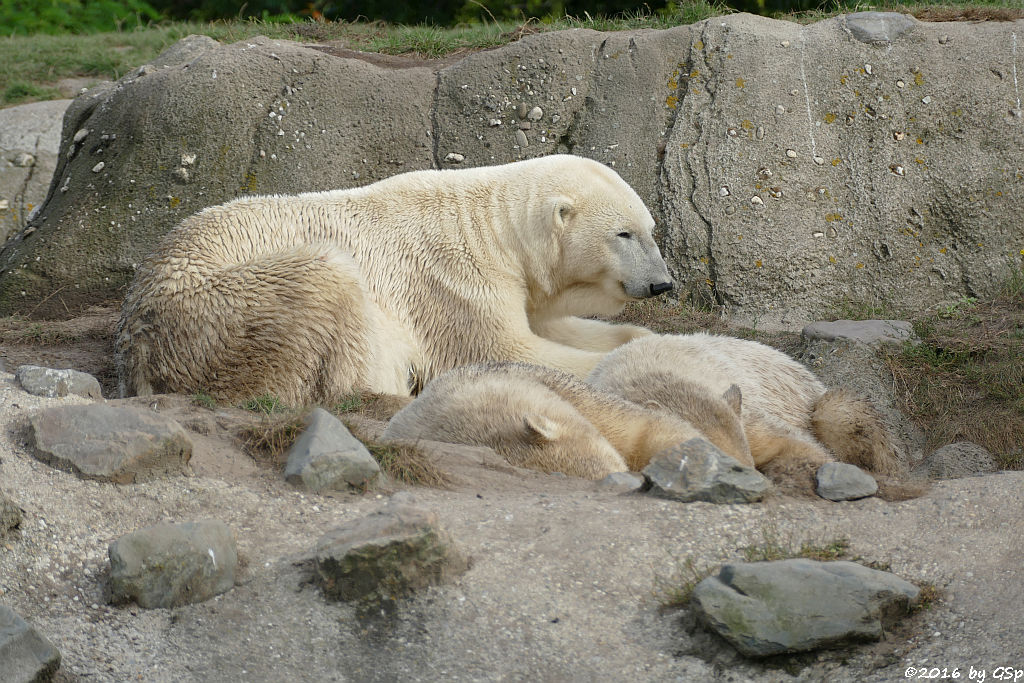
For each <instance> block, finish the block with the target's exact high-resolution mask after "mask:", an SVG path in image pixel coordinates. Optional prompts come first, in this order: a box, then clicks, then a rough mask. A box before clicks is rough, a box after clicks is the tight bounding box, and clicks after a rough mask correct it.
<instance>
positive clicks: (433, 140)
mask: <svg viewBox="0 0 1024 683" xmlns="http://www.w3.org/2000/svg"><path fill="white" fill-rule="evenodd" d="M442 71H443V69H439V70H437V71H435V72H434V97H433V99H432V101H431V103H430V131H429V132H430V145H431V148H430V157H431V161H430V163H431V165H432V168H441V157H440V154H441V142H440V140H439V139H438V138H440V137H441V131H440V130H439V129H438V125H437V110H438V102H440V100H441V72H442Z"/></svg>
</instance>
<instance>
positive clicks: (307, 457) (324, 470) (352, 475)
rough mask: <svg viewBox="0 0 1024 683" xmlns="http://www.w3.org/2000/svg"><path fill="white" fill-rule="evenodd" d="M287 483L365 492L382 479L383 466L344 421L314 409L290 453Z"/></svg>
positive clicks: (320, 409)
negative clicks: (363, 489) (359, 489)
mask: <svg viewBox="0 0 1024 683" xmlns="http://www.w3.org/2000/svg"><path fill="white" fill-rule="evenodd" d="M284 476H285V479H286V480H287V481H288V482H289V483H291V484H295V485H298V486H304V487H305V488H307V489H309V490H310V491H330V490H334V491H344V490H347V489H348V488H349V487H353V486H354V487H357V488H366V487H367V486H369V485H370V484H372V483H373V482H374V481H376V480H377V477H379V476H380V465H378V464H377V461H376V460H374V458H373V456H372V455H370V452H369V451H368V450H366V446H364V445H363V444H362V442H361V441H359V439H357V438H356V437H354V436H352V433H351V432H349V431H348V428H347V427H345V425H344V424H342V423H341V420H339V419H338V418H336V417H335V416H334V415H331V414H330V413H329V412H327V411H326V410H324V409H323V408H314V409H313V411H312V412H311V413H310V414H309V418H308V419H307V421H306V429H305V430H304V431H303V432H302V434H301V435H300V436H299V438H298V439H296V441H295V443H294V444H293V445H292V447H291V449H290V450H289V451H288V463H287V465H285V470H284Z"/></svg>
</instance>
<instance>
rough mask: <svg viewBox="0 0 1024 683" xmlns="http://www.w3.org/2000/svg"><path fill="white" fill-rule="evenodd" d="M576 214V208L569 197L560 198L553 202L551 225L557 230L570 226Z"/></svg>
mask: <svg viewBox="0 0 1024 683" xmlns="http://www.w3.org/2000/svg"><path fill="white" fill-rule="evenodd" d="M575 213H576V207H575V205H574V204H573V202H572V200H571V199H569V198H568V197H564V196H559V197H555V198H553V199H552V200H551V224H552V225H554V226H555V227H556V228H558V229H562V228H564V227H565V226H566V225H568V224H569V221H570V220H572V217H573V215H574V214H575Z"/></svg>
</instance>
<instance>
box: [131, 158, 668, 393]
mask: <svg viewBox="0 0 1024 683" xmlns="http://www.w3.org/2000/svg"><path fill="white" fill-rule="evenodd" d="M653 225H654V221H653V219H652V218H651V216H650V213H649V212H648V211H647V209H646V208H645V207H644V205H643V202H642V201H641V200H640V198H639V197H638V196H637V194H636V193H635V192H634V191H633V190H632V189H630V188H629V186H628V185H627V184H626V183H625V182H624V181H623V180H622V179H621V178H620V177H619V176H618V175H617V174H615V172H614V171H612V170H610V169H608V168H607V167H605V166H603V165H602V164H600V163H597V162H595V161H591V160H587V159H582V158H579V157H573V156H565V155H561V156H551V157H545V158H541V159H532V160H528V161H523V162H518V163H515V164H508V165H505V166H495V167H488V168H473V169H463V170H458V171H416V172H411V173H406V174H402V175H399V176H395V177H393V178H389V179H387V180H383V181H380V182H377V183H374V184H372V185H369V186H366V187H363V188H358V189H352V190H338V191H331V192H315V193H308V194H302V195H297V196H266V197H249V198H244V199H238V200H235V201H233V202H229V203H227V204H224V205H222V206H216V207H212V208H209V209H206V210H204V211H202V212H201V213H199V214H197V215H195V216H193V217H191V218H189V219H187V220H186V221H185V222H184V223H182V225H180V226H179V227H178V228H177V229H175V230H174V231H172V232H171V233H170V234H169V235H168V236H167V237H166V238H165V239H164V240H163V242H162V243H161V245H160V246H159V247H158V248H157V250H156V252H155V253H154V254H153V255H152V256H151V257H150V258H149V259H147V260H146V261H145V262H144V263H143V264H142V265H141V266H140V268H139V270H138V272H137V274H136V278H135V280H134V282H133V284H132V286H131V288H130V290H129V292H128V295H127V297H126V299H125V303H124V308H123V311H122V316H121V320H120V323H119V328H118V335H117V341H116V356H117V365H118V370H119V375H120V379H121V389H122V394H130V393H139V394H148V393H153V392H167V391H177V392H198V391H205V392H209V393H212V394H214V395H216V396H219V397H223V398H244V397H248V396H252V395H258V394H263V393H273V394H276V395H278V396H280V397H281V398H282V399H283V400H285V401H287V402H289V403H307V402H314V401H328V400H331V399H334V398H336V397H338V396H340V395H343V394H346V393H349V392H351V391H353V390H357V389H361V390H369V391H373V392H378V393H402V394H408V393H409V391H410V389H412V388H415V386H416V385H417V384H422V383H425V382H427V381H429V380H430V379H431V378H433V377H435V376H437V375H438V374H440V373H442V372H444V371H446V370H448V369H450V368H453V367H456V366H458V365H461V364H465V363H470V362H477V361H482V360H491V359H499V360H517V361H525V362H531V363H538V364H542V365H547V366H550V367H554V368H558V369H561V370H564V371H567V372H571V373H574V374H576V375H579V376H585V375H586V374H587V373H588V372H589V371H590V370H591V369H592V368H593V366H594V365H596V363H597V362H598V361H599V360H600V358H601V354H600V352H601V351H606V350H608V349H611V348H614V347H615V346H616V345H618V344H621V343H624V342H625V341H628V340H630V339H632V338H633V337H635V336H637V335H639V334H644V333H645V331H643V330H642V329H641V328H635V327H632V326H616V325H612V324H610V323H604V322H598V321H591V320H581V319H579V318H577V316H589V315H613V314H615V313H617V312H618V311H620V310H621V309H622V307H623V306H624V305H625V303H626V302H628V301H630V300H634V299H638V298H642V297H645V296H650V295H652V294H654V293H657V292H658V291H660V290H662V289H664V288H666V287H668V286H670V279H669V276H668V272H667V270H666V268H665V264H664V261H663V260H662V259H661V255H660V253H659V252H658V248H657V246H656V245H655V244H654V241H653V239H652V237H651V229H652V227H653ZM584 332H585V334H584ZM548 335H550V336H548Z"/></svg>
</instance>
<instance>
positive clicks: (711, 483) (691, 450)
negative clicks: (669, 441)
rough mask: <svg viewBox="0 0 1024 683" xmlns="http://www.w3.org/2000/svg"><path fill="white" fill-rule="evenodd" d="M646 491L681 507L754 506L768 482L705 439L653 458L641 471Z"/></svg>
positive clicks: (685, 444)
mask: <svg viewBox="0 0 1024 683" xmlns="http://www.w3.org/2000/svg"><path fill="white" fill-rule="evenodd" d="M643 475H644V478H645V480H646V482H645V485H644V486H645V490H647V491H648V492H649V493H651V494H652V495H656V496H660V497H662V498H671V499H672V500H678V501H681V502H683V503H690V502H693V501H698V500H701V501H705V502H708V503H722V504H727V503H754V502H757V501H759V500H761V499H762V498H764V497H765V495H766V494H767V493H768V492H769V491H770V490H771V488H772V484H771V482H770V481H769V480H768V479H767V478H766V477H765V476H764V475H763V474H761V473H760V472H758V471H757V470H755V469H754V468H753V467H747V466H745V465H741V464H740V463H739V462H738V461H737V460H736V459H734V458H731V457H730V456H728V455H726V454H725V453H723V452H722V451H720V450H719V449H718V448H716V447H715V445H714V444H712V443H711V442H710V441H707V440H705V439H690V440H689V441H685V442H683V443H681V444H679V445H677V446H674V447H672V448H669V449H667V450H665V451H663V452H662V453H659V454H658V455H657V456H655V457H654V458H653V459H652V460H651V462H650V464H649V465H647V467H645V468H644V470H643Z"/></svg>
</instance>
